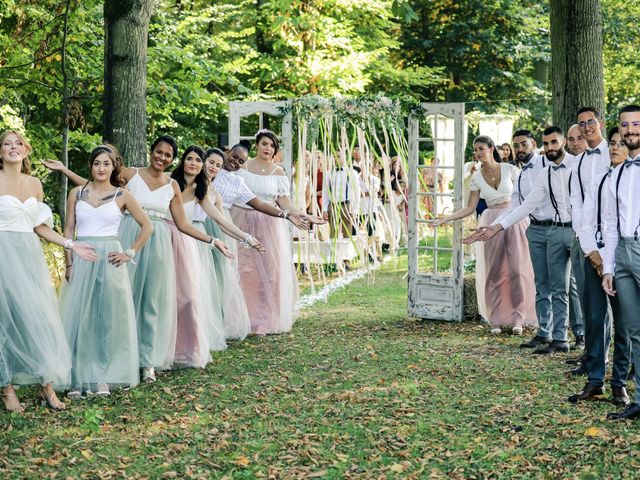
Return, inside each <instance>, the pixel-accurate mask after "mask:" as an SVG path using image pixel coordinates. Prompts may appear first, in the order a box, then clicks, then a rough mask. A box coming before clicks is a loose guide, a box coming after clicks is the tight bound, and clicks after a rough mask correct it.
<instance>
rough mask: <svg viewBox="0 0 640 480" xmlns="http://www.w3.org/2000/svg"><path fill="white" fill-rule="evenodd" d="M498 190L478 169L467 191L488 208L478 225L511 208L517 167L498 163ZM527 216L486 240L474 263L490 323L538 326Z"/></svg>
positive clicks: (477, 288) (489, 223)
mask: <svg viewBox="0 0 640 480" xmlns="http://www.w3.org/2000/svg"><path fill="white" fill-rule="evenodd" d="M500 168H501V177H502V178H501V180H500V185H498V189H495V188H493V187H491V186H490V185H489V184H488V183H487V182H486V181H485V179H484V177H483V176H482V173H481V172H477V173H475V174H474V175H473V177H472V178H471V185H470V190H471V191H472V192H473V191H480V195H481V196H482V197H483V198H484V199H485V200H486V202H487V205H488V207H489V208H487V209H486V210H485V211H484V212H482V215H481V216H480V219H479V220H478V225H479V226H481V227H483V226H487V225H491V224H492V223H493V222H494V221H495V220H496V219H497V218H498V217H500V216H501V215H502V214H503V213H505V212H506V211H507V210H508V209H509V207H510V204H509V202H510V200H511V193H512V192H513V185H514V182H515V180H516V177H517V174H518V169H517V168H516V167H515V166H513V165H510V164H508V163H501V164H500ZM528 226H529V219H523V220H520V221H519V222H518V223H516V224H515V225H513V226H512V227H511V228H508V229H507V230H504V231H501V232H499V233H498V234H497V235H496V236H495V237H493V238H492V239H490V240H488V241H486V242H485V243H484V245H483V247H482V250H481V252H482V253H481V254H480V255H479V256H478V258H477V260H476V262H477V264H478V266H477V268H476V290H477V291H478V295H477V296H478V299H482V298H484V301H485V311H486V314H487V320H488V321H489V323H490V324H491V325H494V326H501V325H513V326H516V325H517V326H525V325H530V326H533V327H535V326H537V325H538V317H537V316H536V309H535V294H536V290H535V283H534V280H533V267H532V266H531V257H530V256H529V244H528V243H527V237H526V234H525V233H526V230H527V227H528Z"/></svg>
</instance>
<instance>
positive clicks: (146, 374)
mask: <svg viewBox="0 0 640 480" xmlns="http://www.w3.org/2000/svg"><path fill="white" fill-rule="evenodd" d="M142 381H143V382H146V383H153V382H155V381H156V372H155V370H154V368H153V367H145V368H143V369H142Z"/></svg>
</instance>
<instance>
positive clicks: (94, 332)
mask: <svg viewBox="0 0 640 480" xmlns="http://www.w3.org/2000/svg"><path fill="white" fill-rule="evenodd" d="M78 240H79V241H81V242H83V243H87V244H89V245H91V246H93V248H94V249H95V252H96V254H97V255H98V260H97V261H96V262H87V261H85V260H82V259H81V258H79V257H78V256H77V255H74V256H73V270H72V272H71V279H70V281H69V282H64V283H63V285H62V288H61V290H60V312H61V315H62V318H63V319H64V320H63V321H64V329H65V332H66V334H67V341H68V343H69V347H70V349H71V352H72V362H73V368H72V370H71V389H72V390H85V391H87V390H89V391H91V390H95V387H96V385H97V384H98V383H106V384H108V385H109V387H118V386H121V387H133V386H135V385H137V384H138V380H139V361H138V335H137V329H136V315H135V310H134V307H133V297H132V294H131V284H130V281H129V275H128V272H127V269H126V267H124V266H121V267H115V266H114V265H111V264H110V263H109V260H108V257H107V256H108V254H109V253H110V252H122V247H121V245H120V242H119V241H118V239H117V238H116V237H79V238H78ZM129 263H131V262H129Z"/></svg>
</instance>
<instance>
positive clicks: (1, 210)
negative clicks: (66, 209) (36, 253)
mask: <svg viewBox="0 0 640 480" xmlns="http://www.w3.org/2000/svg"><path fill="white" fill-rule="evenodd" d="M42 224H45V225H48V226H50V227H53V214H52V213H51V209H50V208H49V207H48V206H47V205H45V204H44V203H42V202H38V200H37V199H36V197H29V198H27V199H26V200H25V201H24V202H22V201H20V200H19V199H17V198H16V197H14V196H12V195H0V231H1V232H31V233H33V229H34V228H35V227H37V226H39V225H42Z"/></svg>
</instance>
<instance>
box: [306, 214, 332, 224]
mask: <svg viewBox="0 0 640 480" xmlns="http://www.w3.org/2000/svg"><path fill="white" fill-rule="evenodd" d="M304 218H305V219H306V220H307V221H308V222H309V223H312V224H313V225H324V224H325V223H327V220H328V219H329V218H328V215H327V218H326V219H325V218H324V216H323V217H318V216H317V215H306V216H305V217H304Z"/></svg>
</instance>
